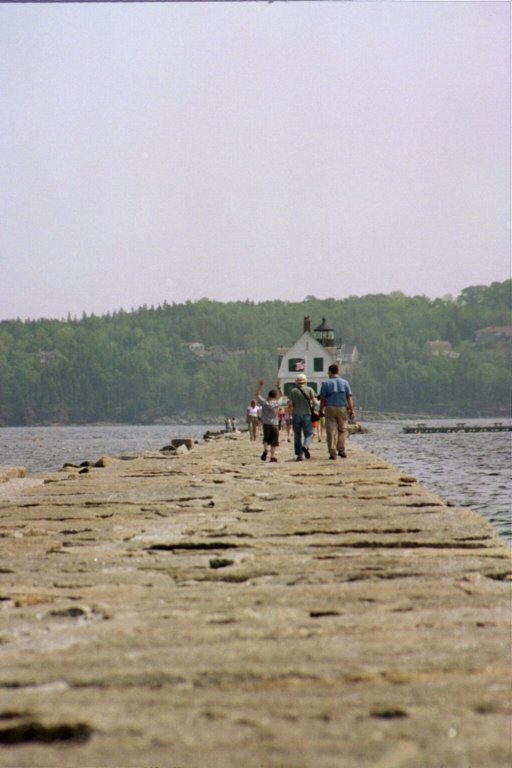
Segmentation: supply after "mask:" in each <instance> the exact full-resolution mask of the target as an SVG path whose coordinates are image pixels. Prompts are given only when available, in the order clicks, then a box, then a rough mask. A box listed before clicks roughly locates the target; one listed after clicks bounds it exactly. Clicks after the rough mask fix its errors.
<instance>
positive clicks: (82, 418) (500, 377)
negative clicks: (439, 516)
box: [0, 280, 512, 426]
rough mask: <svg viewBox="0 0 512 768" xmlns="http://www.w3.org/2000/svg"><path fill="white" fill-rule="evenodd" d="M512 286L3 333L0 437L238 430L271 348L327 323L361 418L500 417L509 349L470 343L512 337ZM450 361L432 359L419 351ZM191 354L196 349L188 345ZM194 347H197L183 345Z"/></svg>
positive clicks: (91, 321)
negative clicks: (128, 428) (200, 424)
mask: <svg viewBox="0 0 512 768" xmlns="http://www.w3.org/2000/svg"><path fill="white" fill-rule="evenodd" d="M511 286H512V281H510V280H507V281H505V282H503V283H492V284H491V285H490V286H473V287H470V288H466V289H464V290H463V291H462V292H461V294H460V296H458V297H457V299H455V300H454V299H451V298H446V299H435V300H430V299H428V298H426V297H424V296H414V297H407V296H404V295H403V294H400V293H395V294H391V295H368V296H363V297H350V298H348V299H344V300H335V299H326V300H320V299H316V298H314V297H309V298H308V299H307V300H306V301H304V302H301V303H289V302H281V301H269V302H263V303H260V304H255V303H253V302H250V301H245V302H233V303H229V304H223V303H219V302H214V301H210V300H208V299H202V300H200V301H197V302H187V303H186V304H164V305H163V306H160V307H157V308H153V307H151V308H148V307H142V308H140V309H138V310H136V311H132V312H123V311H121V312H116V313H114V314H112V315H106V316H103V317H96V316H94V315H92V316H87V315H84V316H83V317H82V318H81V319H71V318H69V319H68V320H66V321H64V320H44V319H41V320H30V321H21V320H13V321H3V322H1V323H0V425H4V426H6V425H24V424H51V423H75V424H83V423H90V422H132V423H153V422H155V421H158V420H165V419H171V420H172V419H190V420H197V421H202V420H205V419H208V418H210V419H216V418H218V417H223V416H224V415H229V416H230V415H235V416H237V417H240V416H241V415H242V414H243V413H244V411H245V407H246V405H247V402H248V401H249V400H250V399H251V397H252V395H253V393H254V390H255V387H256V383H257V380H258V378H260V377H263V378H265V379H266V380H268V381H269V382H273V380H274V379H275V376H276V371H277V347H286V346H289V345H291V344H292V343H293V342H294V341H295V340H296V339H297V338H298V337H299V336H300V335H301V333H302V328H303V318H304V316H306V315H308V316H310V317H311V320H312V325H313V327H314V326H315V325H317V324H318V323H320V321H321V319H322V318H323V317H325V318H327V320H328V322H329V324H330V325H331V326H333V327H334V328H335V331H336V335H337V337H338V340H342V341H343V342H345V343H347V344H350V345H355V346H356V347H357V349H358V351H359V355H360V361H359V363H357V365H356V366H355V367H354V369H353V371H352V372H351V374H350V375H349V376H348V378H349V380H350V382H351V384H352V388H353V390H354V393H355V400H356V404H357V405H358V407H360V408H361V407H362V408H363V409H365V410H366V411H374V412H387V413H389V412H394V413H404V414H407V413H411V414H412V413H425V414H432V415H453V416H456V415H458V416H477V415H489V416H499V415H501V416H503V415H506V414H508V413H509V407H510V344H508V343H505V342H495V343H486V344H484V343H481V342H480V343H479V342H476V341H475V332H476V331H477V330H479V329H482V328H486V327H489V326H500V325H510V324H511V314H510V307H511ZM437 339H441V340H445V341H449V342H450V343H451V345H452V348H453V351H454V352H455V353H457V355H455V356H453V357H451V358H448V357H434V356H432V355H431V354H430V353H429V352H428V351H427V350H426V348H425V343H426V342H427V341H433V340H437ZM194 343H195V346H194ZM190 345H192V347H191V346H190Z"/></svg>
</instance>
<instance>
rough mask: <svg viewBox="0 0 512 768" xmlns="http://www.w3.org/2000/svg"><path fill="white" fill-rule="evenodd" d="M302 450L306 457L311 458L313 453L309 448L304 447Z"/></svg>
mask: <svg viewBox="0 0 512 768" xmlns="http://www.w3.org/2000/svg"><path fill="white" fill-rule="evenodd" d="M302 452H303V454H304V456H305V457H306V459H310V458H311V454H310V452H309V448H306V447H304V448H303V449H302Z"/></svg>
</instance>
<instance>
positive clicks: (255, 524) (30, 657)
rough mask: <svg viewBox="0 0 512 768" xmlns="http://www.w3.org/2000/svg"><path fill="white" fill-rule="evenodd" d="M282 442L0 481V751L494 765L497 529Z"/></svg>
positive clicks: (191, 764) (364, 462) (62, 759)
mask: <svg viewBox="0 0 512 768" xmlns="http://www.w3.org/2000/svg"><path fill="white" fill-rule="evenodd" d="M292 446H293V443H286V442H285V443H283V444H282V445H281V446H280V447H279V453H278V462H277V463H272V464H270V463H269V462H268V461H261V459H260V455H261V443H260V442H259V441H258V442H251V441H250V440H249V436H248V435H247V434H244V435H240V434H239V435H236V434H233V435H226V436H222V437H219V438H217V439H215V440H211V441H209V442H207V443H200V444H193V445H192V448H191V450H189V449H188V448H187V446H186V444H183V445H180V446H179V447H178V448H177V449H176V451H175V452H173V453H170V452H168V451H154V452H148V453H145V454H144V455H141V456H138V457H136V456H131V457H128V456H123V458H122V460H121V459H115V458H108V457H100V458H99V459H98V457H95V456H93V457H87V456H84V457H83V458H84V459H91V463H90V464H87V465H84V466H81V467H73V466H70V465H68V466H66V467H65V468H63V470H62V471H59V472H55V473H51V474H48V475H45V476H44V477H41V479H40V483H39V485H36V486H34V485H31V486H30V487H27V488H23V487H21V488H20V486H22V484H23V482H24V481H23V479H19V478H17V477H15V478H14V479H13V480H10V481H9V482H5V483H0V564H1V568H0V601H1V602H0V606H1V610H0V764H1V765H2V768H21V766H24V767H25V768H27V767H28V766H30V768H57V766H66V768H84V766H87V768H141V767H142V766H144V768H156V766H161V768H204V766H205V764H206V765H208V766H211V767H212V768H439V767H440V766H443V767H444V768H465V767H467V766H470V765H471V766H475V768H476V766H478V767H479V768H483V767H484V766H485V768H510V765H511V764H512V754H511V744H510V716H511V703H510V671H511V670H510V587H511V585H510V548H509V547H508V546H507V544H506V543H505V541H504V540H502V539H500V537H499V536H498V534H497V533H496V531H495V530H494V529H493V527H492V526H491V524H490V523H488V522H487V521H486V520H485V519H484V518H483V517H481V516H480V515H478V514H477V513H476V512H473V511H472V510H469V509H464V508H457V507H452V506H449V505H448V504H447V503H446V502H445V501H444V500H443V499H442V498H440V497H439V496H438V495H436V494H434V493H431V492H430V491H428V490H427V489H425V488H423V487H421V486H420V484H419V483H417V482H416V481H415V478H414V477H411V476H408V475H406V474H404V473H403V472H401V471H400V470H398V469H396V468H395V467H393V466H392V465H390V464H388V463H387V462H386V461H385V460H384V459H382V458H380V457H378V456H374V455H371V454H369V453H367V452H366V451H364V450H363V449H362V448H361V447H360V446H359V445H352V441H349V444H348V447H347V453H348V458H346V459H338V460H336V461H330V460H329V458H328V454H327V448H326V445H325V443H314V444H313V446H312V448H311V454H312V456H311V459H310V460H309V461H302V462H299V463H297V462H296V461H295V457H294V455H293V447H292ZM27 480H29V479H28V478H27ZM30 482H32V481H30ZM11 483H13V484H14V485H11Z"/></svg>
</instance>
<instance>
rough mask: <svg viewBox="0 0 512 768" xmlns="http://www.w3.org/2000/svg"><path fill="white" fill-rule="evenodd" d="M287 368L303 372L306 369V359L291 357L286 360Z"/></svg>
mask: <svg viewBox="0 0 512 768" xmlns="http://www.w3.org/2000/svg"><path fill="white" fill-rule="evenodd" d="M288 370H289V371H290V372H292V371H293V372H295V373H304V371H305V370H306V361H305V360H304V358H303V357H291V358H290V359H289V360H288Z"/></svg>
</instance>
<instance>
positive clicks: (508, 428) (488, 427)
mask: <svg viewBox="0 0 512 768" xmlns="http://www.w3.org/2000/svg"><path fill="white" fill-rule="evenodd" d="M402 429H403V431H404V432H405V433H406V434H408V435H416V434H437V433H439V434H441V433H451V432H512V424H503V422H501V421H495V422H494V423H493V424H466V423H465V422H463V421H461V422H457V423H455V424H452V425H439V426H435V425H427V424H425V423H419V424H415V425H407V426H405V427H402Z"/></svg>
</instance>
